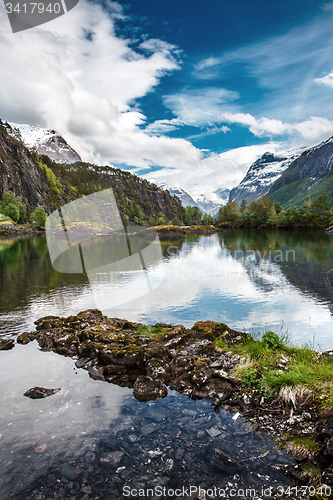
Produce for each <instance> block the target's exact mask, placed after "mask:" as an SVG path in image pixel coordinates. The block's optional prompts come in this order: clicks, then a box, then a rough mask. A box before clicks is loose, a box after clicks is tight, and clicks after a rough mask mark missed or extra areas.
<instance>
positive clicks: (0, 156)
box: [0, 121, 53, 212]
mask: <svg viewBox="0 0 333 500" xmlns="http://www.w3.org/2000/svg"><path fill="white" fill-rule="evenodd" d="M7 132H8V128H7V127H5V126H4V124H3V123H2V122H1V121H0V196H2V194H3V193H4V192H5V191H13V192H14V193H15V194H16V195H18V196H21V197H22V200H23V202H24V203H25V204H26V205H28V208H30V210H32V209H35V208H36V207H37V206H39V205H44V207H45V209H46V210H47V211H48V212H49V211H51V209H52V208H53V206H52V203H50V200H49V199H48V196H47V194H48V186H47V182H46V177H45V174H44V172H43V171H42V170H41V168H40V167H39V165H38V163H37V162H36V161H35V160H34V158H33V156H32V154H31V153H30V151H29V150H28V149H27V148H26V147H25V146H24V144H23V143H22V142H21V141H18V140H17V139H16V138H15V137H13V136H11V135H9V134H8V133H7Z"/></svg>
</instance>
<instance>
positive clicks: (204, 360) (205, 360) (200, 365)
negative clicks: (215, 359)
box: [194, 358, 212, 368]
mask: <svg viewBox="0 0 333 500" xmlns="http://www.w3.org/2000/svg"><path fill="white" fill-rule="evenodd" d="M211 362H212V360H211V359H210V358H199V359H196V360H195V361H194V366H196V367H197V368H204V367H205V366H208V365H210V364H211Z"/></svg>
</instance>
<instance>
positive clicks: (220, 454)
mask: <svg viewBox="0 0 333 500" xmlns="http://www.w3.org/2000/svg"><path fill="white" fill-rule="evenodd" d="M215 455H216V456H217V458H218V459H219V460H222V462H224V463H225V465H229V466H232V465H233V466H234V467H238V463H237V462H235V460H232V458H229V457H228V456H227V455H225V454H224V453H223V451H221V450H219V449H217V448H216V449H215Z"/></svg>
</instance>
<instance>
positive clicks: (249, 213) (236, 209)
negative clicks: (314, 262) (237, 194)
mask: <svg viewBox="0 0 333 500" xmlns="http://www.w3.org/2000/svg"><path fill="white" fill-rule="evenodd" d="M215 225H216V226H217V227H220V228H224V227H225V228H227V227H234V228H260V229H264V228H270V229H271V228H288V229H289V228H304V229H305V228H307V229H326V230H327V232H333V198H332V200H331V201H329V199H328V196H327V194H326V193H321V194H320V195H319V196H318V197H317V198H316V199H315V200H314V201H313V200H312V199H311V195H309V196H308V198H307V200H306V201H305V204H304V207H303V208H302V209H300V210H299V209H298V208H296V207H290V208H288V210H284V209H283V208H282V206H281V205H280V204H279V203H278V202H276V201H274V202H271V201H270V199H269V197H268V196H266V195H264V196H262V197H261V198H260V199H259V200H258V201H251V202H250V203H249V204H247V202H246V200H243V201H242V203H241V205H240V206H239V205H238V203H237V202H235V201H232V202H229V203H227V204H226V205H222V206H221V208H220V210H219V212H218V215H217V222H216V224H215Z"/></svg>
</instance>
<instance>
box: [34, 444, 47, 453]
mask: <svg viewBox="0 0 333 500" xmlns="http://www.w3.org/2000/svg"><path fill="white" fill-rule="evenodd" d="M46 449H47V444H46V443H44V444H40V445H39V446H36V448H34V452H35V453H44V451H46Z"/></svg>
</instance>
